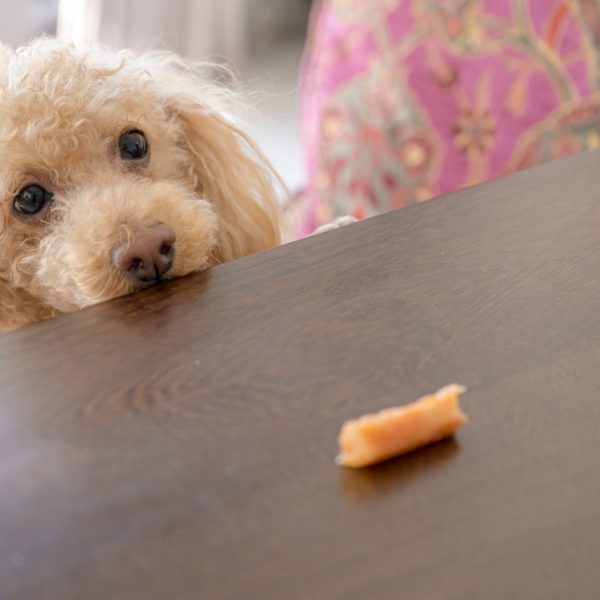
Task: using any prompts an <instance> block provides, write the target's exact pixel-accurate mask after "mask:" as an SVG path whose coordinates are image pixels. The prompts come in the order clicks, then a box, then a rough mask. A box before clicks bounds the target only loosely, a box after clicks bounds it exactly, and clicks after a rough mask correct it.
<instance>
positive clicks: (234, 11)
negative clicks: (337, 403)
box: [0, 0, 311, 190]
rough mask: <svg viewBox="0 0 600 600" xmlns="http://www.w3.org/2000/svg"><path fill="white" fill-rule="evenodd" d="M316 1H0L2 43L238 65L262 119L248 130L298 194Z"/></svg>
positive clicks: (251, 122)
mask: <svg viewBox="0 0 600 600" xmlns="http://www.w3.org/2000/svg"><path fill="white" fill-rule="evenodd" d="M310 4H311V2H310V0H151V1H148V0H19V2H15V1H14V0H0V41H2V42H4V43H7V44H10V45H11V46H19V45H22V44H25V43H27V41H28V40H29V39H30V38H31V37H33V36H35V35H38V34H41V33H46V34H52V35H54V34H57V33H58V35H59V36H60V37H62V38H64V39H66V40H70V41H74V42H76V43H77V42H82V41H87V40H90V39H99V40H100V41H101V42H102V43H104V44H106V45H108V46H111V47H115V48H122V47H128V48H133V49H136V50H148V49H152V48H167V49H170V50H174V51H176V52H178V53H179V54H181V55H183V56H187V57H190V58H195V59H207V58H211V57H212V58H218V59H224V60H226V61H227V62H229V63H231V64H233V65H234V66H235V67H236V69H237V70H238V71H239V73H240V75H241V76H242V78H243V80H244V82H245V85H246V87H248V88H249V90H250V92H257V94H256V96H254V94H253V98H254V97H255V98H256V105H257V109H258V114H253V115H252V118H251V119H249V120H248V123H247V126H248V128H249V129H250V130H251V133H252V134H253V135H254V137H255V139H256V140H257V141H258V143H259V145H260V146H261V147H262V148H263V150H264V151H265V153H266V154H267V156H268V157H269V158H270V160H271V161H272V162H273V164H274V166H275V168H276V169H277V170H278V171H279V173H280V174H281V175H282V176H283V178H284V179H285V181H286V183H287V184H288V186H289V188H290V189H291V190H294V189H297V188H298V187H300V185H301V183H302V178H303V172H302V158H301V149H300V143H299V136H298V69H299V64H300V59H301V54H302V48H303V43H304V39H305V32H306V24H307V19H308V13H309V9H310Z"/></svg>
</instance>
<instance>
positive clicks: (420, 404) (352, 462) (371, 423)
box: [336, 384, 467, 467]
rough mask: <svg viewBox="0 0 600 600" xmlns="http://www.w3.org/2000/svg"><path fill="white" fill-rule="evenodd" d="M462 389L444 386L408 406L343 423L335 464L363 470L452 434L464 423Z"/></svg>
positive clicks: (456, 386) (388, 409) (457, 386)
mask: <svg viewBox="0 0 600 600" xmlns="http://www.w3.org/2000/svg"><path fill="white" fill-rule="evenodd" d="M465 390H466V388H465V387H463V386H462V385H458V384H452V385H448V386H446V387H443V388H442V389H441V390H439V391H438V392H436V393H435V394H432V395H430V396H424V397H423V398H420V399H419V400H417V401H416V402H413V403H412V404H408V405H406V406H400V407H395V408H387V409H385V410H382V411H380V412H378V413H376V414H371V415H364V416H362V417H360V418H359V419H354V420H351V421H346V423H344V425H343V426H342V430H341V432H340V436H339V438H338V441H339V444H340V454H339V455H338V457H337V458H336V462H337V464H338V465H341V466H344V467H366V466H368V465H372V464H374V463H377V462H380V461H382V460H386V459H387V458H391V457H392V456H397V455H399V454H404V453H405V452H410V451H411V450H416V449H417V448H420V447H421V446H425V445H427V444H431V443H433V442H437V441H439V440H441V439H443V438H445V437H448V436H449V435H452V434H453V433H454V432H455V431H456V430H457V429H458V428H459V427H460V426H461V425H463V424H464V423H466V422H467V417H466V416H465V415H464V413H463V412H462V411H461V410H460V406H459V404H458V397H459V396H460V395H461V394H462V393H463V392H464V391H465Z"/></svg>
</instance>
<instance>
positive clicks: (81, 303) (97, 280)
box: [37, 256, 209, 312]
mask: <svg viewBox="0 0 600 600" xmlns="http://www.w3.org/2000/svg"><path fill="white" fill-rule="evenodd" d="M185 262H186V268H185V269H181V268H179V269H176V268H174V269H173V270H172V271H169V272H168V273H166V274H165V275H164V276H162V277H160V278H157V279H152V280H148V281H138V280H135V279H133V278H131V277H128V276H127V275H122V274H120V273H117V272H116V270H115V269H112V268H107V269H105V271H104V273H102V272H101V271H98V270H97V271H95V273H94V272H83V273H81V274H80V275H81V276H80V277H77V274H73V275H74V276H73V277H72V278H71V281H70V283H69V285H68V286H67V290H68V293H61V294H57V293H56V290H55V289H53V290H52V293H51V294H48V295H46V294H43V293H41V294H40V293H39V291H40V290H39V289H38V294H37V295H38V298H40V299H41V300H42V302H43V303H44V304H45V305H46V306H50V307H52V308H53V309H54V310H56V311H58V312H72V311H75V310H79V309H81V308H85V307H88V306H93V305H95V304H99V303H101V302H106V301H108V300H113V299H114V298H120V297H122V296H126V295H129V294H133V293H136V292H140V291H144V290H147V289H149V288H152V287H155V286H160V285H166V284H168V283H169V282H170V281H172V280H175V279H179V278H181V277H186V276H188V275H191V274H193V273H198V272H200V271H203V270H205V269H207V268H208V267H209V257H208V256H204V257H202V258H197V259H196V261H193V260H191V259H190V258H189V257H188V258H187V260H186V261H185ZM65 291H66V290H65Z"/></svg>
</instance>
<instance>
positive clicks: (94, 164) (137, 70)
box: [0, 39, 280, 331]
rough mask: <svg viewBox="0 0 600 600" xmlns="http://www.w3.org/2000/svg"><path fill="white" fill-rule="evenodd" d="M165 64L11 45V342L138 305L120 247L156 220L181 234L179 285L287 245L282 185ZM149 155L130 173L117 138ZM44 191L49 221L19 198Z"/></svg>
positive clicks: (6, 227) (5, 284)
mask: <svg viewBox="0 0 600 600" xmlns="http://www.w3.org/2000/svg"><path fill="white" fill-rule="evenodd" d="M209 81H210V79H209V78H208V77H206V76H205V75H203V69H202V68H199V67H197V66H192V65H189V64H186V63H185V62H184V61H182V60H181V59H180V58H178V57H176V56H174V55H172V54H168V53H151V54H145V55H139V56H136V55H134V54H133V53H131V52H127V51H123V52H118V53H114V52H110V51H107V50H104V49H101V48H93V49H88V50H77V49H75V48H73V47H71V46H67V45H64V44H61V43H60V42H58V41H56V40H53V39H39V40H36V41H34V42H32V43H31V44H30V45H29V46H27V47H24V48H20V49H18V50H16V51H12V50H10V49H8V48H5V47H0V199H1V200H0V331H2V330H7V329H11V328H14V327H17V326H20V325H23V324H25V323H30V322H33V321H36V320H40V319H43V318H47V317H49V316H51V315H53V314H56V313H57V312H65V311H71V310H74V309H77V308H80V307H84V306H87V305H90V304H94V303H96V302H100V301H103V300H107V299H109V298H113V297H116V296H120V295H123V294H127V293H129V292H132V291H134V290H135V289H136V286H135V284H134V283H133V282H132V281H131V280H130V279H128V278H126V277H123V276H122V274H121V273H120V272H119V271H118V270H117V269H115V268H114V267H113V265H112V263H111V260H110V250H111V248H113V247H114V246H115V244H117V243H119V242H124V241H125V242H126V241H127V240H128V239H131V238H132V237H134V236H135V235H136V232H138V231H140V230H141V229H143V228H145V227H149V226H152V225H153V224H155V223H157V222H164V223H167V224H168V225H169V226H170V227H171V228H172V229H173V230H174V231H175V233H176V236H177V241H176V254H175V261H174V264H173V267H172V269H171V270H170V271H169V273H168V275H169V277H179V276H183V275H186V274H188V273H191V272H194V271H199V270H201V269H205V268H207V267H210V266H212V265H214V264H217V263H220V262H224V261H230V260H233V259H235V258H238V257H241V256H244V255H247V254H250V253H253V252H257V251H259V250H263V249H266V248H269V247H272V246H275V245H276V244H278V243H279V239H280V238H279V236H280V215H279V211H278V208H277V206H278V205H277V202H276V200H275V194H274V190H273V185H274V182H276V181H277V176H276V175H275V174H274V173H273V171H272V169H271V167H270V166H269V164H268V163H267V161H266V159H265V158H264V157H263V156H262V154H261V153H260V151H259V150H258V149H257V148H256V146H255V145H254V143H253V142H252V140H251V139H250V138H249V137H248V136H247V134H246V133H244V132H243V130H242V129H240V128H239V127H238V126H237V125H236V124H235V123H234V121H233V120H232V119H231V118H229V117H228V116H227V113H226V112H225V109H224V101H225V100H227V97H228V96H227V93H225V92H223V91H222V89H220V88H218V87H216V86H215V85H214V84H212V83H209ZM129 129H139V130H142V131H143V132H144V134H145V135H146V137H147V139H148V141H149V145H150V157H149V160H148V161H147V163H144V164H143V165H139V166H135V165H127V164H125V163H123V162H122V161H121V160H120V157H119V153H118V145H117V142H118V138H119V135H120V134H121V133H122V132H123V131H126V130H129ZM31 183H38V184H40V185H43V186H44V187H45V188H46V189H48V190H49V191H51V192H52V194H53V201H52V203H51V204H50V206H49V208H48V210H47V211H46V212H45V213H44V215H43V217H42V218H39V219H29V218H28V219H24V218H22V217H19V216H17V215H16V214H15V212H14V210H13V199H14V197H15V194H16V193H17V192H18V190H20V189H21V188H22V187H23V186H25V185H28V184H31Z"/></svg>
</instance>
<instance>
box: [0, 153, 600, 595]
mask: <svg viewBox="0 0 600 600" xmlns="http://www.w3.org/2000/svg"><path fill="white" fill-rule="evenodd" d="M599 167H600V154H598V153H591V154H585V155H581V156H579V157H576V158H571V159H567V160H565V161H563V162H557V163H553V164H550V165H547V166H544V167H541V168H538V169H534V170H531V171H527V172H524V173H521V174H519V175H516V176H513V177H510V178H507V179H503V180H499V181H496V182H494V183H491V184H488V185H484V186H482V187H478V188H474V189H470V190H466V191H462V192H459V193H456V194H453V195H450V196H447V197H445V198H442V199H439V200H436V201H433V202H430V203H427V204H423V205H420V206H416V207H413V208H409V209H407V210H403V211H400V212H397V213H393V214H389V215H385V216H383V217H379V218H375V219H372V220H369V221H366V222H364V223H361V224H358V225H356V226H352V227H348V228H345V229H341V230H338V231H335V232H332V233H329V234H325V235H322V236H317V237H314V238H312V239H307V240H304V241H302V242H299V243H295V244H291V245H288V246H285V247H282V248H279V249H276V250H274V251H271V252H267V253H264V254H261V255H258V256H254V257H250V258H247V259H244V260H240V261H238V262H236V263H233V264H229V265H225V266H222V267H219V268H216V269H214V270H213V271H211V272H209V273H206V274H204V275H200V276H196V277H190V278H187V279H185V280H181V281H179V282H175V283H173V284H171V285H168V286H164V287H160V288H157V289H153V290H150V291H148V292H147V293H143V294H139V295H136V296H133V297H129V298H125V299H120V300H117V301H114V302H111V303H108V304H105V305H102V306H98V307H95V308H92V309H89V310H84V311H81V312H79V313H76V314H71V315H67V316H64V317H60V318H57V319H56V320H53V321H50V322H46V323H42V324H38V325H34V326H31V327H28V328H25V329H23V330H21V331H19V332H14V333H11V334H7V335H4V336H2V337H0V597H2V598H11V599H12V598H19V599H20V598H35V599H45V598H51V599H60V600H65V599H71V598H73V599H86V600H90V599H96V598H98V599H103V600H104V599H109V598H110V599H119V600H120V599H123V598H140V599H141V598H143V599H149V598H177V599H181V598H191V599H197V598H202V599H206V600H216V599H223V598H227V599H240V600H246V599H259V600H263V599H265V600H270V599H288V598H289V599H300V600H315V599H326V600H335V599H342V598H343V599H345V600H347V599H363V598H369V599H377V600H386V599H394V600H396V599H398V598H411V599H415V598H417V599H421V598H423V599H427V600H435V599H448V598H456V599H461V600H462V599H466V598H468V599H470V598H472V599H477V600H480V599H484V598H485V599H486V600H489V599H496V598H497V599H502V600H505V599H507V598H527V599H530V598H544V599H548V598H597V597H599V595H600V175H599V173H600V168H599ZM453 381H458V382H460V383H464V384H466V385H468V386H469V392H468V393H467V394H466V395H465V397H464V402H463V405H464V407H465V409H466V412H467V413H468V414H469V416H470V418H471V422H470V424H469V425H468V426H467V427H466V428H465V429H463V430H461V432H460V434H459V435H458V437H457V438H456V439H455V440H449V441H445V442H442V443H440V444H438V445H435V446H432V447H430V448H427V449H424V450H422V451H419V452H416V453H413V454H411V455H409V456H406V457H404V458H402V459H397V460H394V461H390V462H388V463H386V464H382V465H380V466H378V467H376V468H372V469H369V470H362V471H353V470H344V469H341V468H339V467H337V466H336V465H335V464H334V462H333V458H334V455H335V453H336V449H337V444H336V436H337V433H338V429H339V426H340V425H341V423H342V421H344V420H345V419H347V418H350V417H354V416H358V415H360V414H362V413H364V412H369V411H373V410H376V409H380V408H382V407H386V406H388V405H394V404H399V403H400V404H401V403H405V402H407V401H411V400H414V399H415V398H416V397H417V396H419V395H421V394H423V393H426V392H430V391H434V390H435V389H437V388H438V387H439V386H441V385H444V384H447V383H450V382H453Z"/></svg>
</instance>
